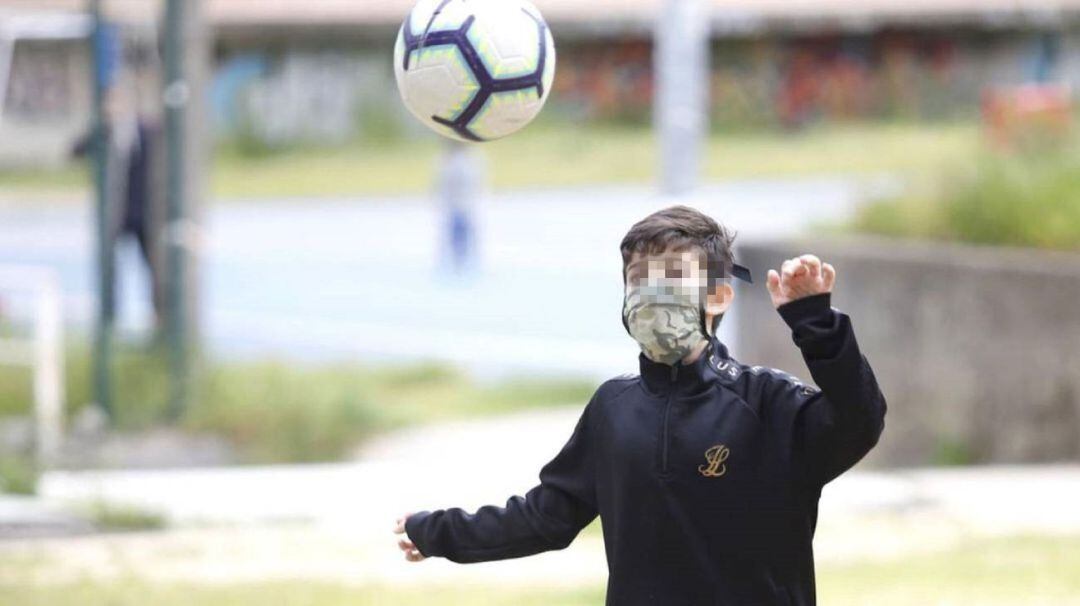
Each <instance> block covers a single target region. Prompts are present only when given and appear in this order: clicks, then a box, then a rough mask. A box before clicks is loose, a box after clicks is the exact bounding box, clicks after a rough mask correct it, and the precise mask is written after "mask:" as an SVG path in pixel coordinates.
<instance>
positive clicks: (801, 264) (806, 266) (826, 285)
mask: <svg viewBox="0 0 1080 606" xmlns="http://www.w3.org/2000/svg"><path fill="white" fill-rule="evenodd" d="M835 283H836V270H835V269H833V266H832V265H829V264H828V263H822V262H821V259H818V258H817V257H815V256H814V255H802V256H800V257H795V258H794V259H788V260H787V261H784V264H783V265H781V266H780V272H779V273H777V271H776V270H775V269H770V270H769V275H768V279H767V280H765V286H766V288H768V289H769V295H770V296H771V297H772V302H773V306H774V307H780V306H781V305H783V304H785V303H790V302H792V301H795V300H798V299H802V298H804V297H811V296H814V295H820V294H822V293H827V292H832V288H833V284H835Z"/></svg>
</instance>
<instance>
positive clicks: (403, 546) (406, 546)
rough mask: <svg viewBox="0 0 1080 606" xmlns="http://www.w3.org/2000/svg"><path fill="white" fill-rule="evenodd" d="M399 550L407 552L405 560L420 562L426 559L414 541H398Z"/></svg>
mask: <svg viewBox="0 0 1080 606" xmlns="http://www.w3.org/2000/svg"><path fill="white" fill-rule="evenodd" d="M398 549H400V550H401V551H403V552H405V559H406V560H408V561H410V562H419V561H421V560H423V559H425V556H424V554H422V553H420V550H419V549H417V548H416V545H414V544H413V542H412V541H408V540H405V539H401V540H399V541H398Z"/></svg>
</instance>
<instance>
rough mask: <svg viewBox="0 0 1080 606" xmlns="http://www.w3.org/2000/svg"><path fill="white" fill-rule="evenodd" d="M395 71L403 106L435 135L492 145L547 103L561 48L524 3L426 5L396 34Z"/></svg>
mask: <svg viewBox="0 0 1080 606" xmlns="http://www.w3.org/2000/svg"><path fill="white" fill-rule="evenodd" d="M394 73H395V75H396V76H397V84H398V90H399V91H400V92H401V98H402V99H403V100H404V101H405V106H406V107H408V108H409V111H410V112H412V113H413V115H415V116H416V117H417V118H419V119H420V121H421V122H423V123H424V124H426V125H427V126H429V127H430V128H431V129H432V130H434V131H435V132H437V133H439V134H442V135H445V136H447V137H450V138H453V139H458V140H461V141H490V140H492V139H498V138H500V137H505V136H507V135H509V134H511V133H513V132H515V131H517V130H520V129H521V128H522V127H524V126H525V125H526V124H528V123H529V122H530V121H532V119H533V118H535V117H536V114H538V113H539V112H540V109H541V108H542V107H543V106H544V102H545V101H546V100H547V96H548V93H550V92H551V81H552V79H553V78H554V77H555V43H554V41H553V40H552V39H551V31H550V30H549V29H548V27H547V24H546V23H545V22H544V18H543V17H541V16H540V12H539V11H538V10H536V7H535V6H533V5H532V4H530V3H529V2H526V1H525V0H420V1H419V2H417V4H416V6H415V7H413V10H412V12H411V13H409V16H408V17H407V18H406V19H405V23H404V24H403V25H402V26H401V31H400V32H399V33H398V38H397V44H396V45H395V46H394Z"/></svg>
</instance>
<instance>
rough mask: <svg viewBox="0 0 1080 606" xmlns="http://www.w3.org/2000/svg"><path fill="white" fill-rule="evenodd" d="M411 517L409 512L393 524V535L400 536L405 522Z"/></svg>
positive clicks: (403, 530)
mask: <svg viewBox="0 0 1080 606" xmlns="http://www.w3.org/2000/svg"><path fill="white" fill-rule="evenodd" d="M411 515H412V512H411V511H410V512H408V513H406V514H405V515H403V516H401V517H400V518H398V519H397V520H396V521H395V522H394V534H402V533H404V532H405V520H408V519H409V516H411Z"/></svg>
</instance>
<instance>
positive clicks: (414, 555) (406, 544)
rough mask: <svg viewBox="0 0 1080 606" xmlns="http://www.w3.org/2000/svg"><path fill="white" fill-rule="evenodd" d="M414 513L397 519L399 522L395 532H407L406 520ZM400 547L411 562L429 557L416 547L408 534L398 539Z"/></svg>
mask: <svg viewBox="0 0 1080 606" xmlns="http://www.w3.org/2000/svg"><path fill="white" fill-rule="evenodd" d="M410 515H412V513H411V512H410V513H407V514H405V515H403V516H401V517H400V518H398V519H397V524H396V525H395V526H394V534H405V520H407V519H408V518H409V516H410ZM397 544H398V549H400V550H402V551H404V552H405V559H406V560H408V561H410V562H419V561H422V560H424V559H426V558H427V556H425V555H424V554H422V553H420V550H419V549H417V548H416V545H414V544H413V542H412V541H410V540H409V539H408V535H406V538H404V539H398V543H397Z"/></svg>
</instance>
